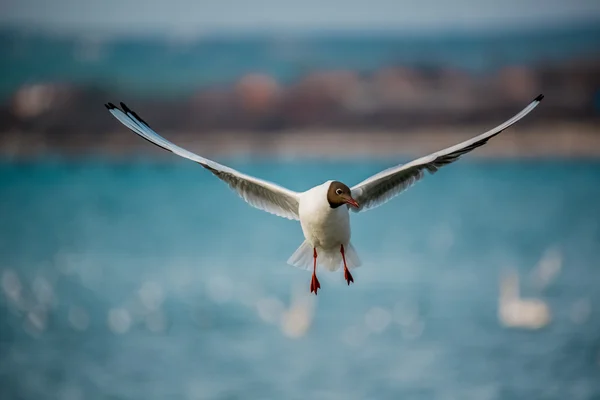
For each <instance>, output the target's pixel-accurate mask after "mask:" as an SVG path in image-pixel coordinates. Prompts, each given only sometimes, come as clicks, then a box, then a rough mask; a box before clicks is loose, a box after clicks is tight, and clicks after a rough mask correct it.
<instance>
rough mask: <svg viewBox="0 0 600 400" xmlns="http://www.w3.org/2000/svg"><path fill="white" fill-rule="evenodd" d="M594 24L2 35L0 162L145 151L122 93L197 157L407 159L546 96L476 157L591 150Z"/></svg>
mask: <svg viewBox="0 0 600 400" xmlns="http://www.w3.org/2000/svg"><path fill="white" fill-rule="evenodd" d="M597 33H600V29H599V28H598V27H596V26H583V27H573V28H570V29H566V30H548V31H544V32H541V31H540V32H529V33H527V32H521V33H514V34H511V35H495V36H485V37H471V36H451V37H439V38H437V39H434V38H426V37H420V38H419V37H394V36H385V35H383V36H365V37H362V36H360V35H356V36H348V37H336V36H323V37H310V38H277V37H252V38H227V39H225V38H221V39H219V38H212V39H211V38H204V39H200V38H198V39H195V40H190V41H189V42H169V41H168V40H158V39H157V40H154V39H150V38H138V39H115V40H112V41H111V40H109V41H102V40H99V39H98V40H96V41H94V40H90V39H89V38H88V39H85V38H83V39H82V38H56V37H44V36H36V35H26V34H19V33H17V32H12V31H0V38H2V39H3V40H4V41H5V42H6V44H7V46H6V50H7V51H6V52H5V53H4V54H3V56H4V62H5V65H6V66H7V67H8V70H9V71H10V73H9V74H8V75H6V76H3V77H0V92H1V93H2V94H3V97H2V99H3V100H2V101H0V156H3V157H10V158H28V157H36V156H40V155H44V154H50V155H53V154H57V155H65V156H77V155H83V156H85V155H88V154H90V155H93V154H98V155H104V156H109V157H122V156H123V157H127V156H129V155H134V154H137V153H141V154H146V153H149V152H152V151H156V152H157V153H158V152H159V151H158V150H156V149H153V148H152V146H151V145H149V144H148V143H146V142H145V141H143V140H141V139H140V138H138V137H136V136H135V135H134V134H132V133H130V132H127V130H126V128H124V127H122V126H121V125H120V124H119V123H118V121H116V120H115V119H114V118H112V117H111V115H110V114H109V113H108V112H107V110H106V109H105V108H104V106H103V104H105V103H108V102H113V103H114V104H117V105H118V104H119V102H120V101H123V102H125V103H126V104H127V105H128V106H129V107H130V108H131V109H132V110H134V111H135V112H137V113H138V114H139V115H140V116H141V117H142V118H144V119H145V120H146V121H147V122H148V123H149V124H150V126H152V128H153V129H155V130H156V131H157V132H158V133H160V134H161V135H163V136H165V137H166V138H167V139H169V140H171V141H172V142H174V143H175V144H178V145H180V146H182V147H185V148H188V149H190V150H192V151H196V152H198V153H199V154H202V155H205V156H209V157H210V156H220V155H224V156H234V155H235V156H241V155H244V156H267V157H281V158H287V157H291V158H298V157H300V158H302V157H325V158H344V157H357V156H363V157H382V156H407V157H415V156H419V155H424V154H429V153H431V152H433V151H437V150H440V149H443V148H446V147H448V146H451V145H454V144H456V143H459V142H460V141H463V140H466V139H469V138H471V137H473V136H476V135H478V134H480V133H483V132H485V131H487V130H489V129H491V128H493V127H495V126H497V125H498V124H500V123H502V122H504V121H506V120H507V119H509V118H510V117H512V116H513V115H515V114H516V113H517V112H519V111H520V110H521V109H522V108H523V107H525V106H526V105H527V104H528V103H529V102H530V101H531V100H532V99H533V98H534V97H535V96H537V95H538V94H540V93H543V94H544V95H545V98H544V101H543V102H542V104H540V106H538V107H537V108H536V109H535V110H534V111H533V112H532V113H531V114H530V115H528V116H527V117H526V118H525V119H523V120H522V121H520V122H519V123H518V124H516V125H515V126H513V127H511V128H510V129H509V130H508V131H506V132H504V133H502V134H501V135H500V136H499V137H498V138H495V139H494V140H493V141H492V143H490V144H489V145H488V146H485V147H484V148H483V149H480V150H478V151H477V152H475V156H477V157H496V158H504V157H513V158H514V157H517V158H522V157H562V158H565V157H567V158H579V157H592V158H597V157H599V156H600V73H599V72H600V53H599V52H598V47H597V45H598V44H599V43H600V39H598V38H600V35H596V34H597Z"/></svg>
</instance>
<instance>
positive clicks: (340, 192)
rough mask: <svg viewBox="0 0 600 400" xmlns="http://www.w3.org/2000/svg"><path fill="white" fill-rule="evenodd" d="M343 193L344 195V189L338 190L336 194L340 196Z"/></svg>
mask: <svg viewBox="0 0 600 400" xmlns="http://www.w3.org/2000/svg"><path fill="white" fill-rule="evenodd" d="M342 193H343V192H342V189H337V190H336V191H335V194H337V195H338V196H339V195H341V194H342Z"/></svg>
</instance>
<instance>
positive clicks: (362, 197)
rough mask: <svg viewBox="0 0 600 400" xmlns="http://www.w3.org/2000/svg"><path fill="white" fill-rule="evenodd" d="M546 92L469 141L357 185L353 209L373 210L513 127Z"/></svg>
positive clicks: (358, 210)
mask: <svg viewBox="0 0 600 400" xmlns="http://www.w3.org/2000/svg"><path fill="white" fill-rule="evenodd" d="M543 98H544V95H542V94H540V95H539V96H538V97H536V98H535V99H534V100H533V101H532V102H531V103H529V105H528V106H527V107H525V108H524V109H523V110H522V111H521V112H520V113H518V114H517V115H515V116H514V117H512V118H511V119H509V120H508V121H506V122H504V123H503V124H501V125H498V126H497V127H495V128H494V129H492V130H489V131H487V132H485V133H483V134H481V135H479V136H476V137H474V138H472V139H470V140H467V141H464V142H462V143H459V144H457V145H455V146H452V147H449V148H447V149H445V150H441V151H438V152H436V153H433V154H430V155H428V156H425V157H421V158H419V159H417V160H414V161H412V162H410V163H408V164H403V165H398V166H395V167H392V168H389V169H386V170H385V171H382V172H380V173H378V174H376V175H373V176H372V177H370V178H368V179H366V180H364V181H363V182H361V183H359V184H358V185H356V186H354V187H353V188H352V189H351V190H352V197H354V199H355V200H356V201H357V202H358V204H360V208H358V209H355V208H351V209H352V210H353V211H355V212H361V211H366V210H370V209H373V208H376V207H379V206H380V205H382V204H384V203H387V202H388V201H390V200H391V199H393V198H394V197H396V196H397V195H399V194H400V193H402V192H403V191H404V190H406V189H408V188H409V187H410V186H412V185H413V184H414V183H416V182H417V181H419V180H421V179H422V178H423V177H424V176H425V171H428V172H429V173H431V174H433V173H435V172H437V170H438V169H440V168H441V167H443V166H444V165H448V164H451V163H453V162H454V161H456V160H458V159H459V158H460V156H462V155H463V154H466V153H468V152H470V151H471V150H474V149H476V148H477V147H480V146H483V145H484V144H486V143H487V141H488V140H490V139H491V138H493V137H494V136H496V135H497V134H499V133H500V132H502V131H503V130H505V129H506V128H508V127H510V126H511V125H513V124H514V123H516V122H517V121H519V120H520V119H521V118H523V117H525V116H526V115H527V114H529V113H530V112H531V111H532V110H533V109H534V108H535V107H537V105H538V104H539V103H540V102H541V101H542V99H543Z"/></svg>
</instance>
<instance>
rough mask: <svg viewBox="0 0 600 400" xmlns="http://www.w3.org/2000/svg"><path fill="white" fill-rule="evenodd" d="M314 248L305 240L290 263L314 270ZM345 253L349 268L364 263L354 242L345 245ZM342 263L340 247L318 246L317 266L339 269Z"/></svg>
mask: <svg viewBox="0 0 600 400" xmlns="http://www.w3.org/2000/svg"><path fill="white" fill-rule="evenodd" d="M313 250H314V249H313V247H312V245H311V244H310V243H308V242H307V241H306V240H305V241H304V242H302V244H301V245H300V247H298V249H297V250H296V251H295V252H294V254H292V256H291V257H290V258H289V259H288V261H287V262H288V264H290V265H292V266H294V267H298V268H301V269H305V270H308V271H309V270H312V268H313ZM344 253H345V256H346V265H347V266H348V269H354V268H358V267H360V266H361V264H362V263H361V261H360V258H359V257H358V254H357V253H356V250H355V249H354V246H352V243H348V244H347V245H345V246H344ZM342 265H343V263H342V253H341V252H340V249H339V248H335V249H327V250H324V249H319V248H317V266H322V267H324V268H325V269H327V270H329V271H337V270H338V269H339V268H340V267H341V266H342Z"/></svg>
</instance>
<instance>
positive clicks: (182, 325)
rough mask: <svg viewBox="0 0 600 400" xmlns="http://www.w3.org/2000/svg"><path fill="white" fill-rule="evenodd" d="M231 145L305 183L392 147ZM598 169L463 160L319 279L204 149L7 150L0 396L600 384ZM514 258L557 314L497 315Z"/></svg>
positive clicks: (269, 173)
mask: <svg viewBox="0 0 600 400" xmlns="http://www.w3.org/2000/svg"><path fill="white" fill-rule="evenodd" d="M230 163H231V164H232V166H234V167H236V168H239V169H242V170H243V171H245V172H247V173H250V174H255V175H258V176H261V177H264V178H266V179H269V180H273V181H276V182H281V183H286V184H287V186H289V187H290V188H291V189H294V190H303V189H306V188H309V187H311V186H313V185H315V184H319V183H321V182H323V181H324V180H326V179H328V178H332V177H335V178H338V179H340V180H342V181H344V182H347V183H349V184H351V183H354V182H357V181H359V180H361V179H363V178H364V177H366V176H369V175H370V174H371V173H374V172H377V171H379V170H380V169H381V168H383V167H386V166H389V165H390V162H383V161H361V162H358V163H354V164H353V163H349V162H324V161H316V160H313V161H308V160H304V161H302V162H276V161H268V162H267V161H240V160H230ZM599 180H600V164H598V163H596V162H559V161H542V162H540V161H535V162H534V161H510V162H508V161H507V162H483V161H473V160H469V159H466V160H463V161H461V162H460V163H457V164H455V165H452V166H451V167H448V168H445V169H443V170H442V171H440V172H438V174H436V175H435V176H428V177H427V178H426V179H424V180H423V181H422V182H420V183H418V184H417V185H416V186H414V187H413V188H411V189H410V190H409V191H407V192H405V193H404V194H402V195H401V196H400V197H398V198H397V199H395V200H394V201H392V202H390V203H388V204H386V205H385V206H383V207H381V208H378V209H376V210H373V211H370V212H368V213H365V214H359V215H353V216H352V223H353V243H354V245H355V247H356V248H357V250H358V252H359V254H360V256H361V258H362V261H363V266H362V267H360V268H359V269H356V270H355V271H354V273H353V274H354V280H355V283H354V284H353V285H351V286H349V287H348V286H347V285H346V284H345V282H344V281H343V276H342V273H341V271H340V272H338V273H327V272H320V275H319V277H320V281H321V286H322V290H321V291H320V292H319V295H318V296H317V297H314V296H308V290H309V283H310V274H309V273H307V272H306V271H301V270H298V269H295V268H293V267H290V266H287V265H286V263H285V261H286V260H287V258H288V257H289V255H291V254H292V252H293V251H294V250H295V249H296V247H297V246H298V245H299V244H300V243H301V242H302V233H301V230H300V227H299V225H298V224H297V223H296V222H293V221H288V220H284V219H280V218H277V217H275V216H271V215H268V214H265V213H263V212H261V211H258V210H255V209H252V208H250V207H248V206H247V205H246V204H244V202H243V201H241V200H240V199H239V198H237V197H236V196H235V195H233V194H231V193H230V192H229V190H228V188H227V187H226V185H224V184H222V183H221V182H219V181H218V180H217V179H215V178H214V177H213V176H211V175H210V174H209V173H207V172H206V171H204V170H202V169H201V168H199V167H197V166H196V165H194V164H193V163H187V162H184V161H182V162H174V163H172V164H168V163H156V162H151V161H148V160H138V161H137V162H131V163H118V162H114V161H112V162H108V161H102V160H94V161H82V160H80V161H61V160H58V161H53V160H46V161H38V162H23V163H9V162H3V163H2V164H0V279H1V282H0V283H1V290H2V293H0V398H2V399H42V398H43V399H64V400H76V399H86V400H87V399H306V398H311V399H312V398H318V399H340V398H345V399H399V398H406V399H594V398H599V397H600V291H598V284H599V283H600V264H599V263H598V260H599V258H600V203H599V202H598V199H599V198H600V186H599V185H598V181H599ZM540 260H542V261H540ZM548 266H550V267H548ZM508 268H514V269H516V270H517V271H518V272H519V276H520V285H521V295H522V296H523V297H531V298H538V299H541V300H543V301H544V302H545V303H546V304H547V305H548V307H549V309H550V311H551V316H552V320H551V321H550V323H549V324H548V325H546V326H545V327H542V328H540V329H537V330H526V329H510V328H507V327H504V326H503V325H502V324H501V323H500V321H499V319H498V298H499V282H500V278H501V276H502V274H503V272H505V271H506V270H507V269H508ZM535 277H537V278H538V279H534V278H535ZM540 279H541V280H540ZM540 282H541V283H540ZM542 283H543V284H542ZM294 296H298V298H297V300H294V299H295V297H294ZM303 296H304V297H303ZM291 302H295V303H294V304H296V306H297V307H296V309H297V312H296V313H295V314H294V313H293V312H292V313H290V312H288V311H289V306H290V303H291ZM298 310H299V311H298ZM282 315H291V316H290V317H288V321H293V322H294V321H295V323H292V324H291V325H286V323H285V322H284V321H285V320H286V319H285V318H282Z"/></svg>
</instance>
